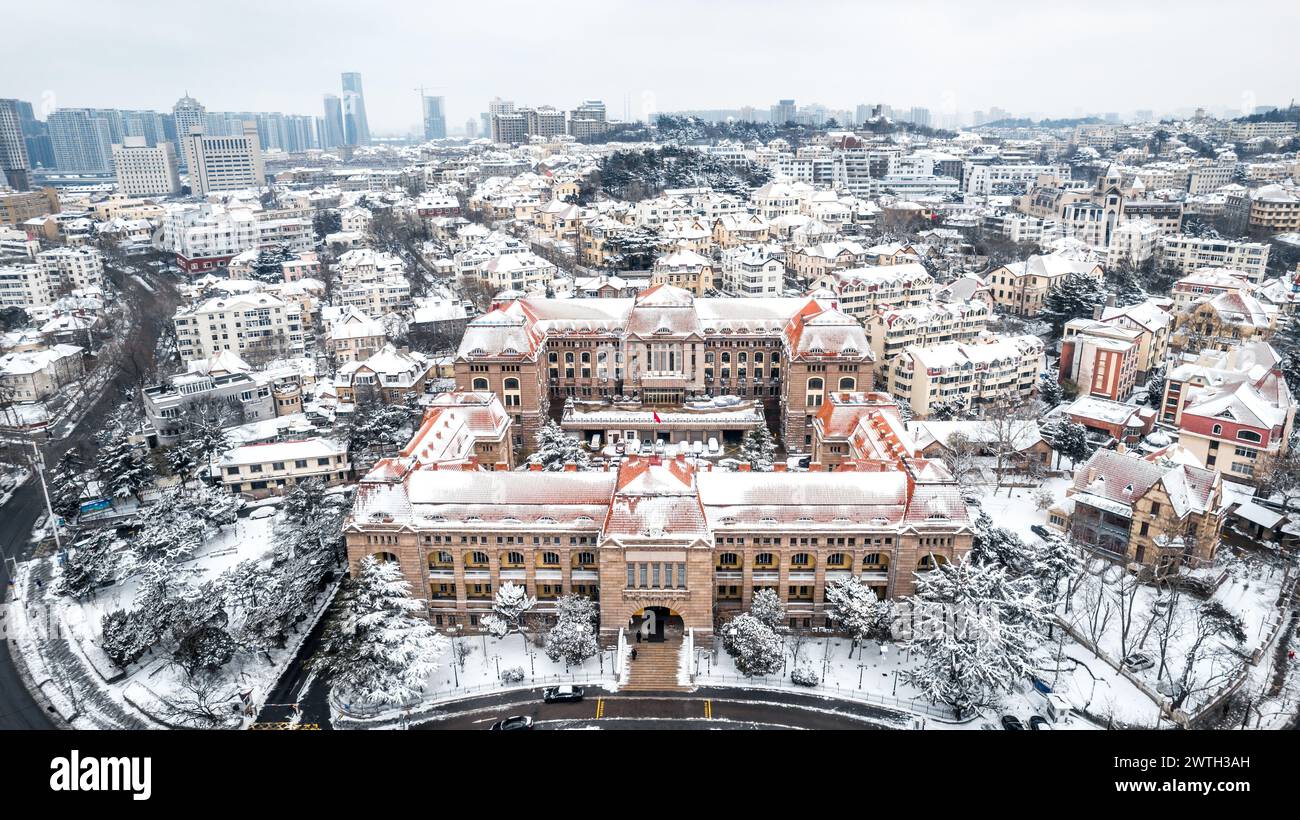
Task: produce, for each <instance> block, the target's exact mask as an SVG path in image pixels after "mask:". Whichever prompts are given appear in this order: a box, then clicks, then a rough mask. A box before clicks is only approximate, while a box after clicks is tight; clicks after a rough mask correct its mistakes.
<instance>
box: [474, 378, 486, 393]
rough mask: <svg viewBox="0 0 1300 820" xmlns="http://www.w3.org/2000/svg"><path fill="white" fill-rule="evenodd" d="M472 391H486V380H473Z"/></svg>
mask: <svg viewBox="0 0 1300 820" xmlns="http://www.w3.org/2000/svg"><path fill="white" fill-rule="evenodd" d="M474 389H475V390H487V389H488V380H487V379H475V380H474Z"/></svg>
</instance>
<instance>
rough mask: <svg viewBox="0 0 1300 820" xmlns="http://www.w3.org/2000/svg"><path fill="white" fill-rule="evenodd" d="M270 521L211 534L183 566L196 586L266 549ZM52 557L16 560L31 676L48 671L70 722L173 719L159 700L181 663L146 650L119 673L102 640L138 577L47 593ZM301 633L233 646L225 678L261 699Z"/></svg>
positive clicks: (15, 613) (54, 696) (23, 649)
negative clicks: (107, 620)
mask: <svg viewBox="0 0 1300 820" xmlns="http://www.w3.org/2000/svg"><path fill="white" fill-rule="evenodd" d="M274 524H275V518H274V517H266V518H260V519H252V518H249V519H242V518H241V519H239V520H238V522H237V523H236V524H235V525H232V526H229V527H225V528H223V529H222V530H221V531H220V532H219V533H218V534H216V535H215V536H214V537H213V538H211V539H209V540H208V541H207V542H206V543H205V544H204V546H203V548H202V549H201V550H200V551H199V552H198V554H197V555H196V556H195V557H194V558H193V559H191V560H189V561H186V562H184V563H183V566H185V567H187V568H189V569H191V570H193V571H194V572H195V575H194V582H195V585H196V586H197V585H200V584H202V583H203V582H205V581H207V580H209V579H211V578H215V577H216V576H217V575H218V574H220V573H221V572H222V571H224V570H226V569H227V568H229V567H231V566H234V565H235V564H236V563H238V562H239V561H242V560H244V559H249V558H258V557H261V556H263V555H265V554H266V553H267V552H268V551H269V550H270V549H271V546H272V532H273V528H274ZM57 563H58V562H57V559H56V558H45V559H37V560H34V561H29V562H27V563H25V564H23V565H21V567H22V569H21V573H22V574H21V575H20V578H21V581H22V583H21V585H20V593H19V597H20V600H19V601H18V602H17V603H13V604H10V615H11V618H10V622H11V624H12V628H13V629H14V632H15V634H14V635H13V636H12V637H13V638H15V642H14V644H13V646H16V647H17V649H18V651H19V652H20V653H22V655H23V659H24V662H25V664H26V665H27V667H28V668H29V669H30V670H31V676H32V677H33V678H35V679H36V681H37V682H38V683H39V682H40V681H41V679H42V678H48V679H49V681H50V682H51V683H52V685H53V686H54V687H55V690H56V691H54V692H53V693H51V692H50V691H48V689H49V687H47V686H42V690H43V691H46V694H47V696H50V698H51V700H52V701H54V702H55V704H56V706H60V707H61V708H60V709H59V711H60V713H61V714H62V715H63V716H64V717H65V718H68V719H69V722H70V723H71V724H72V725H73V726H74V727H75V728H113V727H114V726H115V725H122V724H124V723H125V724H126V725H127V726H128V727H129V728H158V727H159V726H160V725H164V724H169V723H174V722H175V721H174V719H172V718H170V717H169V715H168V710H167V708H166V706H165V704H164V703H163V702H162V701H163V699H165V698H168V697H172V696H174V695H175V693H176V692H177V690H178V687H179V686H180V683H181V681H182V678H183V673H182V672H181V670H180V668H179V667H177V666H176V665H175V664H173V663H172V662H171V660H170V658H169V657H167V656H165V655H155V654H152V653H150V654H146V655H145V656H144V658H143V659H141V661H140V662H139V663H136V664H133V665H132V666H131V667H130V668H128V669H127V670H125V672H126V674H125V675H124V676H120V677H119V674H120V670H118V669H117V668H116V667H114V666H113V664H112V662H110V661H109V660H108V658H107V656H106V655H104V653H103V651H102V650H101V649H100V647H99V640H100V634H101V629H100V622H101V619H102V618H103V616H104V614H105V613H107V612H111V611H113V610H116V609H120V608H126V609H129V608H130V606H131V601H132V599H133V597H134V596H135V592H136V589H137V588H138V586H139V579H136V578H129V579H126V580H125V581H123V582H121V583H119V584H117V585H115V586H112V587H109V588H107V589H104V590H102V591H101V592H99V593H98V594H97V595H96V596H94V597H93V598H90V599H88V600H86V601H82V602H77V601H73V600H71V599H68V598H63V597H59V596H56V595H54V594H52V592H51V589H52V586H53V583H54V581H55V580H56V578H57V574H58V571H59V570H58V567H57ZM326 600H328V596H323V597H322V600H321V602H320V603H321V604H322V605H323V604H324V603H325V601H326ZM300 629H301V628H300ZM305 634H306V631H305V630H303V631H300V632H299V633H298V634H296V635H290V640H289V645H288V646H287V647H285V648H284V649H277V650H272V651H271V652H269V653H249V652H240V653H236V655H235V657H234V659H233V660H232V661H231V662H230V663H229V664H228V665H227V666H226V667H224V668H223V681H224V682H225V683H226V684H228V685H230V686H232V687H235V688H236V689H237V690H238V691H239V692H241V693H248V696H249V700H250V701H251V702H252V703H253V704H260V703H261V702H262V701H263V700H264V699H265V694H266V693H267V692H268V691H269V690H270V688H271V687H273V686H274V685H275V682H276V680H277V679H278V678H279V676H280V674H281V673H282V672H283V670H284V667H285V665H286V664H287V663H288V662H289V661H290V660H291V659H292V658H293V656H294V654H295V652H296V649H297V643H298V642H299V641H300V640H301V639H302V638H304V637H305ZM69 639H70V640H69ZM250 719H251V718H245V721H247V720H250ZM128 721H134V725H133V724H132V723H130V722H128Z"/></svg>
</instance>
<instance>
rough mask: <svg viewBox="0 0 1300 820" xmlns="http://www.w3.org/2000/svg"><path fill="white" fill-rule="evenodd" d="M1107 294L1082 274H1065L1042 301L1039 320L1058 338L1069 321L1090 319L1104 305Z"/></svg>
mask: <svg viewBox="0 0 1300 820" xmlns="http://www.w3.org/2000/svg"><path fill="white" fill-rule="evenodd" d="M1106 299H1107V293H1106V291H1105V289H1104V288H1102V287H1100V286H1099V285H1098V284H1097V280H1096V279H1093V278H1092V277H1090V276H1085V275H1084V274H1082V273H1067V274H1066V275H1065V276H1063V277H1061V282H1060V284H1059V285H1057V286H1056V288H1054V289H1053V290H1052V291H1050V292H1049V293H1048V294H1047V298H1045V299H1044V300H1043V310H1042V315H1041V318H1042V319H1043V320H1045V321H1046V322H1048V324H1050V325H1051V326H1052V332H1053V334H1054V335H1056V336H1060V335H1061V333H1062V331H1063V329H1064V327H1065V323H1066V322H1068V321H1070V320H1071V319H1080V318H1087V319H1091V318H1092V315H1093V312H1094V310H1095V309H1096V308H1098V307H1101V306H1103V305H1105V304H1106Z"/></svg>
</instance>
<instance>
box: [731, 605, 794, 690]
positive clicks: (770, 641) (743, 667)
mask: <svg viewBox="0 0 1300 820" xmlns="http://www.w3.org/2000/svg"><path fill="white" fill-rule="evenodd" d="M722 648H723V649H724V650H726V653H727V654H728V655H730V656H731V658H732V660H733V661H734V662H735V664H736V669H738V670H739V671H740V673H741V674H742V675H744V676H745V677H754V676H763V675H771V674H773V673H775V672H777V671H779V670H780V669H781V666H782V663H783V661H784V656H785V645H784V644H783V643H782V641H781V636H780V635H778V634H777V632H776V630H775V629H773V628H772V627H770V626H768V625H767V624H765V623H763V622H762V621H760V620H759V619H758V618H756V617H754V616H753V615H751V614H749V613H743V614H741V615H737V616H736V617H735V618H732V619H731V620H730V621H728V622H727V623H726V625H725V626H723V627H722Z"/></svg>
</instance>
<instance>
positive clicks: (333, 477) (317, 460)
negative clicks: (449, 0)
mask: <svg viewBox="0 0 1300 820" xmlns="http://www.w3.org/2000/svg"><path fill="white" fill-rule="evenodd" d="M216 469H217V470H218V471H219V472H220V474H221V484H222V486H223V487H225V488H226V489H227V490H229V491H231V492H233V493H242V494H244V495H247V496H249V497H250V498H265V497H267V496H270V495H280V494H283V493H286V492H289V491H290V490H292V489H293V488H294V487H295V486H296V485H297V484H299V483H301V482H303V481H307V480H309V479H316V480H319V481H321V482H323V483H325V484H326V485H328V486H333V485H335V484H341V483H343V482H344V481H347V480H348V478H350V477H351V475H352V462H351V460H350V459H349V458H348V445H347V442H338V441H332V440H330V439H326V438H320V437H315V438H308V439H301V440H297V441H274V442H266V443H262V444H249V445H245V446H242V447H235V448H232V449H230V450H227V451H226V452H225V453H223V454H222V456H221V458H219V459H218V460H217V464H216Z"/></svg>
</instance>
